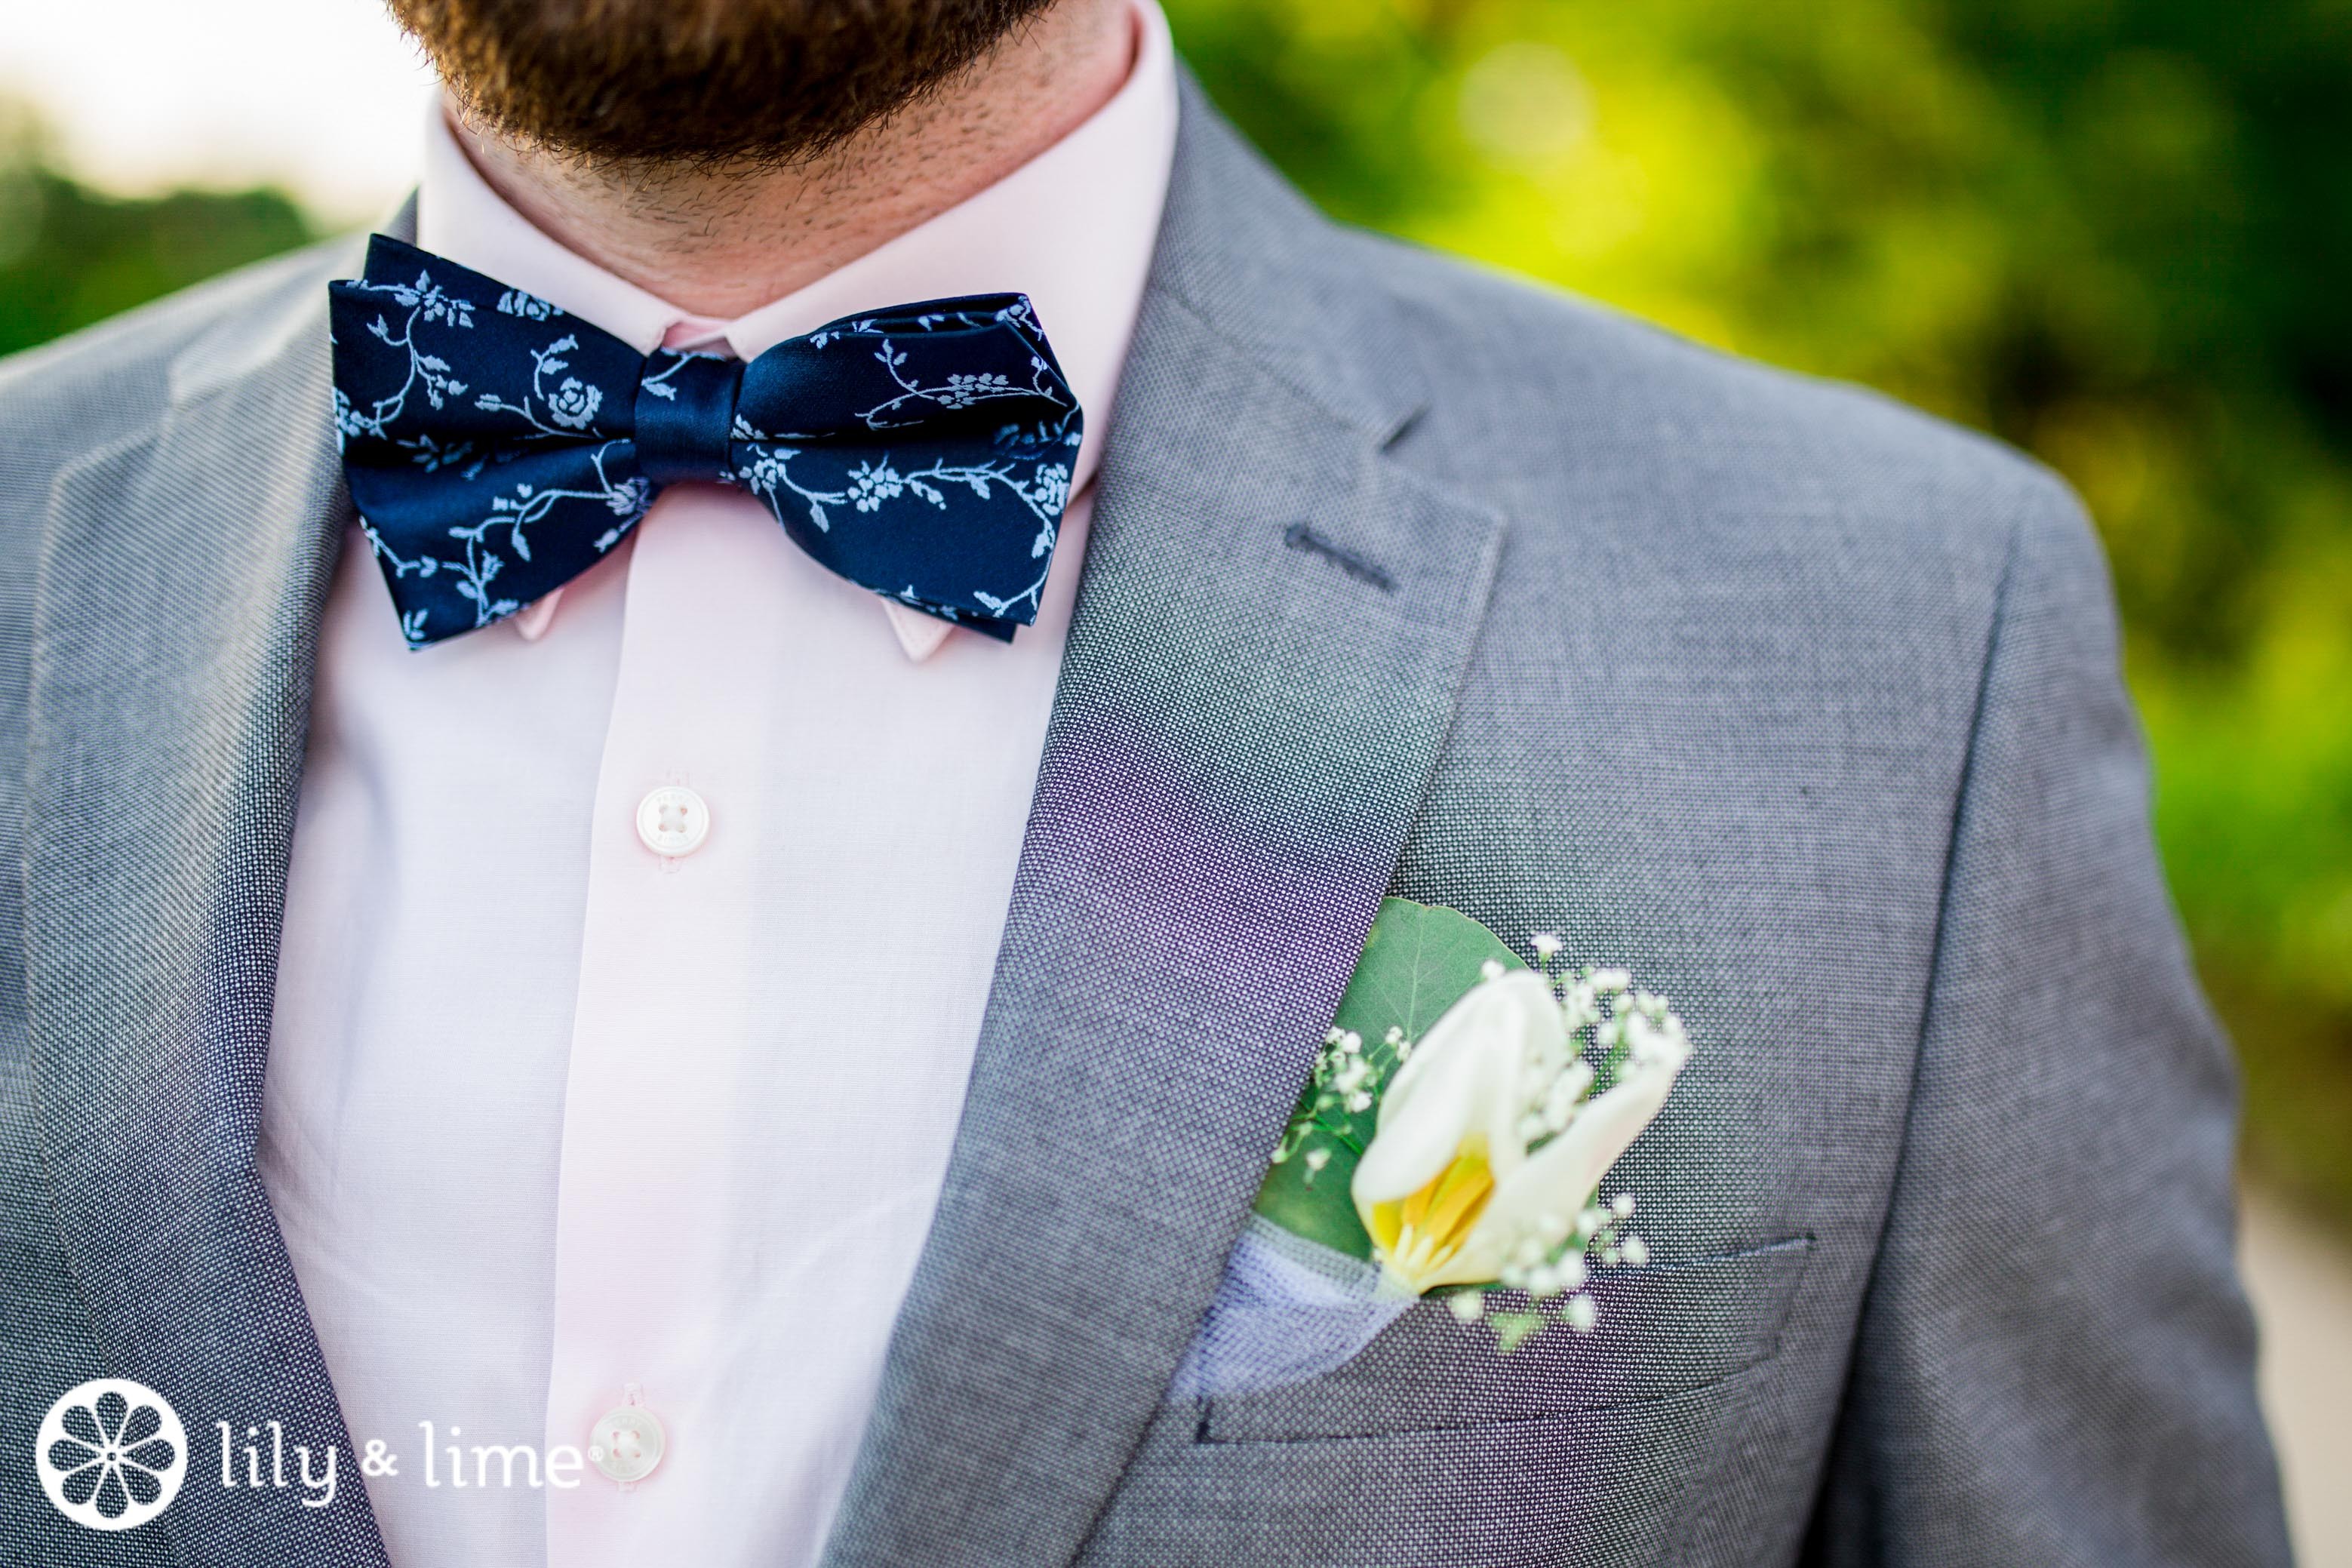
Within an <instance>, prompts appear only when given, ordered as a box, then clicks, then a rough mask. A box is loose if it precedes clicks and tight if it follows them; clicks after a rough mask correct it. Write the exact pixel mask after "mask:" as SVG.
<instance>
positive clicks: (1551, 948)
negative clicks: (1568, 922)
mask: <svg viewBox="0 0 2352 1568" xmlns="http://www.w3.org/2000/svg"><path fill="white" fill-rule="evenodd" d="M1560 945H1561V944H1560V940H1559V938H1558V937H1556V936H1554V935H1552V934H1551V932H1549V931H1538V932H1536V955H1537V956H1538V957H1539V958H1556V957H1558V956H1559V950H1560Z"/></svg>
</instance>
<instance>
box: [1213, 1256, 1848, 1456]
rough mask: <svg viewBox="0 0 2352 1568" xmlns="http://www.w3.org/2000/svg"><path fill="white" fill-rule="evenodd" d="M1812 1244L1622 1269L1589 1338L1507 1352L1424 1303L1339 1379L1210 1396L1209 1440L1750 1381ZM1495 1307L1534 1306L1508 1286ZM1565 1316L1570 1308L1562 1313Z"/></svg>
mask: <svg viewBox="0 0 2352 1568" xmlns="http://www.w3.org/2000/svg"><path fill="white" fill-rule="evenodd" d="M1812 1247H1813V1242H1812V1238H1811V1237H1789V1238H1788V1239H1786V1240H1781V1241H1776V1242H1772V1243H1770V1244H1769V1245H1767V1246H1762V1247H1749V1248H1747V1249H1744V1250H1741V1251H1738V1252H1728V1253H1722V1254H1717V1255H1715V1256H1712V1257H1706V1258H1691V1259H1688V1260H1685V1261H1679V1262H1674V1263H1662V1264H1652V1265H1650V1266H1648V1267H1646V1268H1627V1269H1616V1270H1611V1271H1607V1272H1604V1273H1602V1274H1601V1275H1600V1276H1599V1277H1597V1278H1596V1279H1595V1280H1594V1282H1593V1284H1592V1286H1591V1295H1592V1297H1593V1299H1594V1301H1595V1304H1596V1305H1597V1306H1598V1308H1599V1310H1600V1315H1599V1319H1598V1321H1597V1322H1596V1324H1595V1327H1594V1328H1593V1330H1592V1331H1591V1332H1589V1333H1581V1334H1580V1333H1577V1332H1574V1331H1571V1330H1570V1329H1569V1328H1567V1327H1566V1326H1564V1325H1562V1324H1559V1322H1557V1321H1555V1322H1554V1323H1553V1324H1552V1325H1551V1326H1549V1327H1547V1328H1546V1329H1544V1330H1543V1331H1541V1332H1539V1333H1537V1334H1535V1335H1534V1336H1532V1337H1530V1338H1529V1339H1528V1340H1527V1341H1526V1342H1523V1343H1521V1344H1520V1345H1519V1346H1518V1347H1517V1349H1516V1350H1513V1351H1511V1352H1508V1353H1505V1352H1501V1351H1500V1350H1499V1349H1498V1348H1497V1347H1496V1342H1495V1337H1494V1335H1493V1333H1492V1332H1491V1331H1488V1330H1487V1329H1486V1327H1484V1326H1482V1325H1479V1324H1475V1323H1473V1324H1465V1323H1463V1322H1461V1321H1459V1320H1457V1319H1456V1318H1455V1317H1454V1313H1453V1310H1451V1308H1450V1307H1449V1306H1448V1305H1447V1304H1446V1303H1445V1302H1444V1301H1442V1300H1425V1301H1422V1302H1419V1303H1416V1304H1415V1305H1414V1306H1413V1307H1412V1309H1411V1310H1408V1311H1407V1312H1406V1313H1405V1314H1404V1315H1403V1316H1402V1317H1401V1318H1399V1319H1398V1320H1397V1321H1396V1322H1395V1323H1393V1324H1392V1325H1391V1326H1390V1327H1389V1328H1388V1330H1387V1331H1384V1332H1383V1333H1381V1336H1380V1337H1379V1338H1378V1339H1376V1340H1374V1341H1373V1342H1371V1344H1370V1345H1369V1346H1368V1347H1366V1348H1365V1350H1364V1351H1363V1352H1361V1353H1360V1354H1359V1355H1357V1356H1356V1357H1355V1358H1354V1359H1353V1360H1351V1361H1349V1362H1348V1363H1346V1364H1345V1365H1343V1366H1341V1367H1339V1369H1338V1370H1337V1371H1334V1372H1330V1373H1325V1374H1323V1375H1322V1376H1320V1377H1317V1378H1314V1379H1311V1380H1309V1381H1307V1382H1304V1383H1298V1384H1291V1385H1289V1386H1287V1387H1281V1388H1273V1389H1267V1390H1264V1391H1262V1392H1256V1393H1250V1394H1234V1395H1228V1396H1223V1397H1219V1398H1213V1399H1208V1400H1203V1401H1201V1402H1200V1412H1199V1422H1198V1425H1197V1426H1196V1427H1195V1429H1194V1430H1195V1440H1196V1441H1197V1442H1200V1443H1206V1444H1218V1443H1296V1442H1308V1441H1314V1440H1317V1439H1325V1438H1346V1437H1368V1436H1382V1435H1387V1434H1397V1433H1411V1432H1442V1431H1446V1430H1451V1429H1455V1428H1462V1427H1474V1426H1493V1425H1496V1424H1500V1423H1506V1422H1513V1421H1533V1420H1542V1419H1546V1418H1549V1417H1556V1416H1560V1415H1570V1414H1573V1413H1576V1412H1579V1411H1594V1410H1605V1409H1608V1408H1610V1407H1612V1406H1615V1405H1634V1404H1639V1403H1642V1402H1644V1401H1652V1400H1663V1399H1668V1398H1672V1397H1674V1396H1675V1395H1677V1394H1687V1393H1690V1392H1692V1391H1693V1390H1696V1389H1701V1388H1705V1387H1706V1386H1708V1385H1709V1384H1717V1383H1721V1382H1723V1381H1725V1380H1726V1379H1728V1378H1732V1377H1736V1376H1738V1374H1739V1373H1743V1372H1746V1371H1747V1370H1748V1369H1749V1368H1751V1367H1754V1366H1756V1365H1758V1364H1759V1363H1762V1362H1765V1361H1767V1360H1769V1359H1770V1357H1771V1356H1772V1354H1773V1353H1774V1352H1775V1351H1777V1350H1778V1349H1779V1347H1780V1330H1781V1325H1782V1323H1783V1322H1784V1321H1785V1320H1786V1319H1787V1317H1788V1313H1789V1307H1790V1302H1791V1301H1792V1300H1794V1299H1795V1296H1796V1293H1797V1289H1798V1286H1799V1283H1800V1282H1801V1280H1802V1279H1803V1277H1804V1272H1805V1266H1806V1263H1807V1261H1808V1260H1809V1259H1810V1258H1811V1253H1812ZM1495 1305H1496V1307H1497V1308H1498V1309H1500V1310H1514V1309H1524V1308H1525V1307H1526V1305H1527V1303H1526V1301H1525V1300H1524V1299H1522V1298H1518V1297H1517V1296H1516V1295H1515V1294H1514V1293H1510V1292H1499V1293H1497V1295H1496V1300H1495ZM1554 1315H1555V1318H1556V1317H1557V1313H1556V1312H1555V1314H1554Z"/></svg>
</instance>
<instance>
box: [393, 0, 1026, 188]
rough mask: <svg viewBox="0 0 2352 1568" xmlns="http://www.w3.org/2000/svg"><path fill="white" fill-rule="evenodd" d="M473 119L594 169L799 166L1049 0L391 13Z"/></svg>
mask: <svg viewBox="0 0 2352 1568" xmlns="http://www.w3.org/2000/svg"><path fill="white" fill-rule="evenodd" d="M390 4H391V7H392V12H393V15H394V17H396V18H397V19H398V21H399V22H400V25H401V26H404V27H405V28H406V29H407V30H408V32H409V33H410V34H411V35H412V36H414V37H415V39H416V40H417V42H418V43H420V44H422V45H423V46H424V47H425V51H426V52H427V53H428V54H430V55H431V56H432V58H433V63H434V65H435V66H436V68H438V70H439V71H440V74H441V79H442V81H443V82H444V83H445V84H446V86H447V87H448V89H449V90H450V92H451V93H452V94H453V95H454V97H455V98H456V100H457V104H458V107H459V108H460V109H461V110H463V111H464V113H465V114H466V116H467V119H468V120H470V121H473V122H474V123H476V124H478V125H480V126H482V127H483V128H484V129H486V130H488V131H490V132H494V133H496V134H498V135H499V136H501V137H505V138H508V139H510V140H513V141H517V142H522V143H524V144H526V145H530V146H532V147H536V148H540V149H544V150H546V151H549V152H551V153H558V154H560V155H563V156H566V157H571V158H575V159H578V160H580V161H582V162H583V163H594V164H670V165H679V164H683V165H702V166H709V167H742V166H760V165H781V164H791V163H803V162H806V161H808V160H811V159H814V158H816V157H819V156H821V155H822V154H824V153H826V152H828V151H830V150H831V149H833V148H835V147H836V146H838V145H839V144H840V143H842V142H845V141H846V140H847V139H848V138H850V137H851V136H853V135H855V134H856V132H859V131H861V130H863V129H865V128H866V126H868V125H871V124H873V123H875V122H876V121H880V120H883V119H885V118H887V117H888V116H889V115H891V114H893V113H895V112H896V111H898V110H900V109H902V108H904V107H906V106H907V105H908V104H909V103H912V102H914V101H915V100H917V99H919V98H920V97H921V96H922V95H923V94H925V93H926V92H928V91H929V90H930V89H934V88H936V87H939V86H940V85H941V84H944V83H946V82H949V81H950V80H952V79H954V78H956V77H957V76H958V75H959V74H961V72H963V71H965V70H967V69H969V68H971V66H973V65H974V64H975V63H977V62H978V61H979V60H980V59H981V58H982V57H983V56H985V55H987V54H988V53H989V52H990V51H991V50H992V49H993V48H994V47H996V46H997V45H998V44H1000V43H1002V42H1003V41H1004V39H1005V38H1006V37H1008V36H1009V35H1010V34H1011V33H1012V32H1013V30H1014V29H1015V28H1016V27H1018V26H1021V25H1022V24H1023V23H1024V22H1025V21H1027V20H1028V19H1030V18H1031V17H1033V16H1036V15H1037V14H1038V13H1040V12H1042V11H1044V10H1045V9H1046V8H1047V7H1048V6H1049V5H1052V4H1053V0H390Z"/></svg>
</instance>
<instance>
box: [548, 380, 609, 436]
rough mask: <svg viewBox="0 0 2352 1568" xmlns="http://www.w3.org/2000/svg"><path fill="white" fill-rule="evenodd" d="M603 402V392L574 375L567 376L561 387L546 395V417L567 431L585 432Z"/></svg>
mask: <svg viewBox="0 0 2352 1568" xmlns="http://www.w3.org/2000/svg"><path fill="white" fill-rule="evenodd" d="M603 405H604V393H603V392H601V391H599V390H598V389H597V388H595V387H593V386H591V385H589V384H587V383H586V382H583V381H582V380H581V379H580V378H579V377H578V376H576V375H567V376H565V377H564V378H563V384H562V386H559V387H557V388H556V389H555V390H554V391H553V392H551V393H550V394H548V396H547V416H548V417H549V418H551V419H552V420H554V421H555V422H556V423H557V424H558V425H561V426H563V427H564V428H565V429H567V430H585V429H586V428H587V427H588V421H590V420H591V419H593V418H595V417H596V410H597V409H598V408H600V407H602V406H603Z"/></svg>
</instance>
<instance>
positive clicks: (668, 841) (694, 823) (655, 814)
mask: <svg viewBox="0 0 2352 1568" xmlns="http://www.w3.org/2000/svg"><path fill="white" fill-rule="evenodd" d="M709 835H710V808H709V806H707V805H703V804H702V797H701V796H700V795H697V794H695V793H694V792H693V791H692V790H690V789H688V788H687V787H686V786H685V785H683V784H664V785H662V787H661V788H659V789H657V790H655V791H654V792H652V793H651V794H650V795H646V798H645V799H643V800H641V801H639V802H637V837H639V838H641V839H643V840H644V841H645V846H646V848H648V849H650V850H652V851H653V852H654V853H655V854H656V855H662V856H667V857H668V858H672V859H676V858H677V857H679V856H681V855H691V854H693V853H694V852H695V851H696V850H698V849H699V848H701V847H702V841H703V840H704V839H705V838H707V837H709Z"/></svg>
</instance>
